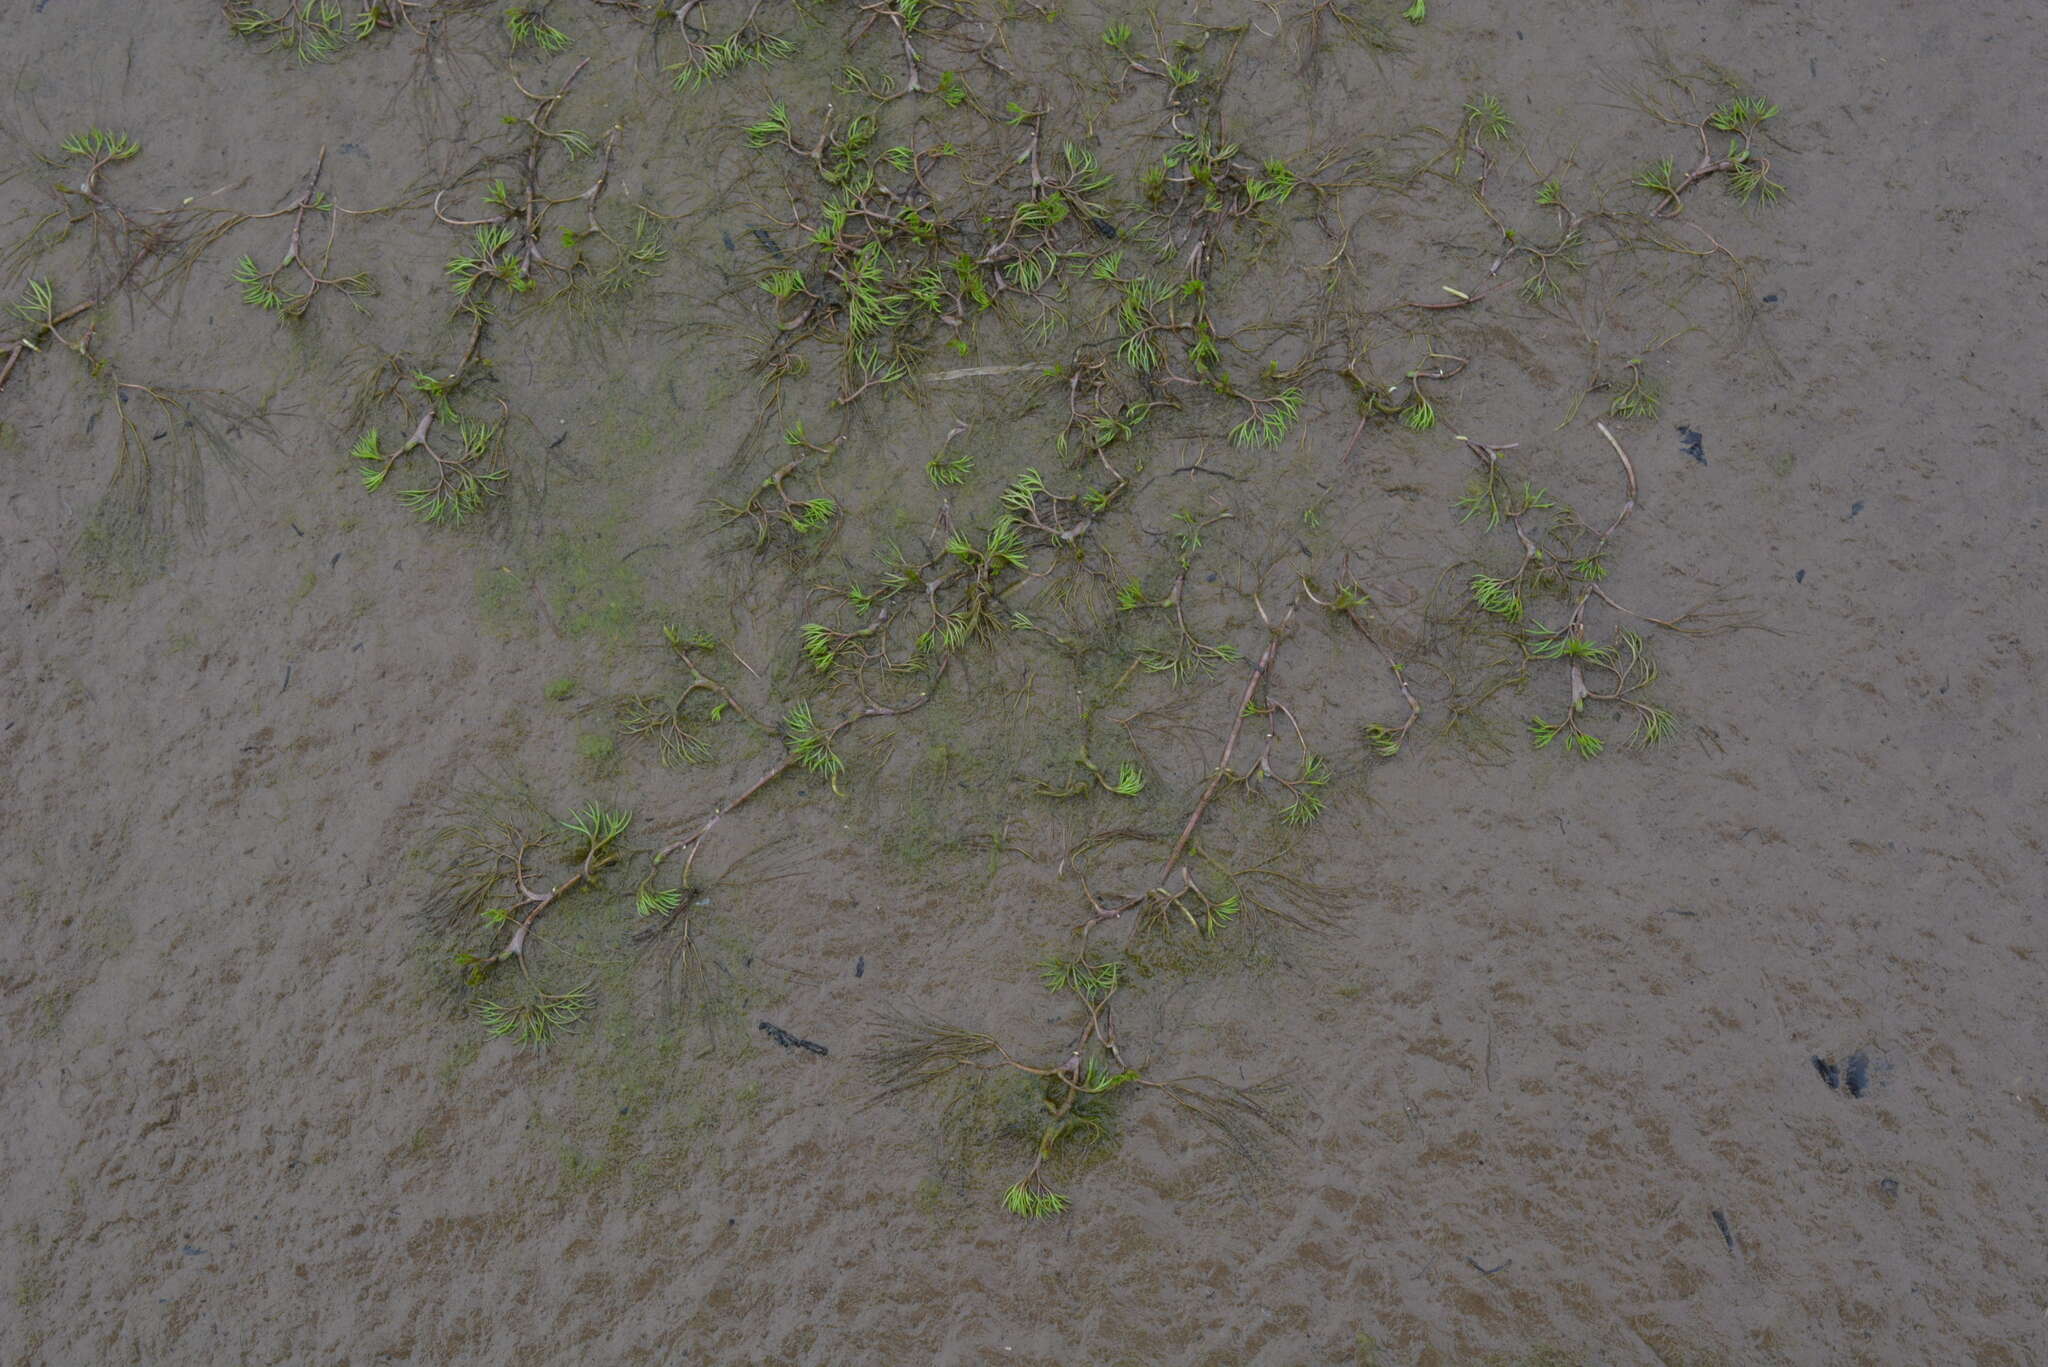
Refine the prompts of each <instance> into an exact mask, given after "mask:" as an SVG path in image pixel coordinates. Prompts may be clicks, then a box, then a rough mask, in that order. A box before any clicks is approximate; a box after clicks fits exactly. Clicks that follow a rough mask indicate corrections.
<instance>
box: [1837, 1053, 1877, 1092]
mask: <svg viewBox="0 0 2048 1367" xmlns="http://www.w3.org/2000/svg"><path fill="white" fill-rule="evenodd" d="M1842 1083H1843V1085H1844V1086H1845V1087H1847V1088H1848V1090H1849V1095H1850V1096H1862V1095H1863V1094H1864V1093H1865V1092H1867V1091H1869V1090H1870V1057H1869V1055H1867V1054H1865V1053H1864V1052H1863V1051H1862V1050H1861V1049H1858V1050H1857V1051H1856V1052H1855V1053H1853V1054H1851V1055H1849V1061H1848V1062H1847V1063H1845V1064H1844V1065H1843V1066H1842Z"/></svg>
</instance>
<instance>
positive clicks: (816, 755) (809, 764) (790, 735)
mask: <svg viewBox="0 0 2048 1367" xmlns="http://www.w3.org/2000/svg"><path fill="white" fill-rule="evenodd" d="M782 733H783V736H784V738H785V739H786V740H787V741H788V742H789V749H790V753H791V754H793V755H795V756H796V762H797V763H798V764H800V765H802V766H803V767H804V768H805V769H807V770H809V771H810V772H811V773H814V774H822V775H824V777H825V779H826V781H827V782H829V783H830V784H831V785H832V791H833V792H835V793H836V792H838V791H839V777H840V775H842V774H844V773H845V772H846V761H845V760H843V759H841V758H840V757H839V752H838V751H836V750H834V749H833V748H832V735H831V733H830V732H829V731H826V730H824V729H823V728H821V727H820V726H819V725H818V723H817V720H816V718H814V717H813V716H812V715H811V705H810V704H809V703H805V702H800V703H798V704H797V705H796V706H795V707H792V708H790V709H789V712H788V714H787V715H786V716H784V717H783V719H782Z"/></svg>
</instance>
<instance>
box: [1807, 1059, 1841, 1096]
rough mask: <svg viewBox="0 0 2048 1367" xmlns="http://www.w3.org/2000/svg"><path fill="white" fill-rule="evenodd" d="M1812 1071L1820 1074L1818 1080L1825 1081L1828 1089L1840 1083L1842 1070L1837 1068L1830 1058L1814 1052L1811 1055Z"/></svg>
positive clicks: (1838, 1085)
mask: <svg viewBox="0 0 2048 1367" xmlns="http://www.w3.org/2000/svg"><path fill="white" fill-rule="evenodd" d="M1813 1071H1815V1072H1816V1073H1819V1074H1820V1080H1821V1081H1822V1082H1825V1083H1827V1085H1828V1087H1829V1088H1830V1090H1832V1089H1835V1088H1838V1087H1840V1086H1841V1085H1842V1072H1841V1070H1840V1069H1839V1068H1837V1067H1835V1065H1834V1062H1833V1060H1831V1059H1824V1058H1822V1057H1821V1056H1820V1055H1819V1054H1815V1055H1814V1056H1813Z"/></svg>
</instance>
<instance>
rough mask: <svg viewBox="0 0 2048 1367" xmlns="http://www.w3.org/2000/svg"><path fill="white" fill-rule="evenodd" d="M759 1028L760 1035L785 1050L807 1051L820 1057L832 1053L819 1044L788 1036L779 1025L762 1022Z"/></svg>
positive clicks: (787, 1032)
mask: <svg viewBox="0 0 2048 1367" xmlns="http://www.w3.org/2000/svg"><path fill="white" fill-rule="evenodd" d="M760 1027H761V1033H762V1034H764V1035H766V1036H767V1037H768V1038H769V1039H772V1040H774V1041H775V1042H776V1043H777V1044H779V1045H781V1046H782V1047H783V1048H785V1049H807V1050H809V1051H810V1052H811V1053H813V1054H820V1055H824V1054H829V1053H831V1052H832V1051H831V1050H830V1049H827V1048H826V1047H825V1046H824V1045H822V1044H819V1043H818V1042H817V1041H815V1040H807V1039H799V1038H798V1037H797V1036H795V1035H792V1034H790V1033H789V1031H787V1030H785V1029H783V1028H782V1027H781V1026H779V1025H770V1024H769V1023H768V1022H767V1021H762V1022H760Z"/></svg>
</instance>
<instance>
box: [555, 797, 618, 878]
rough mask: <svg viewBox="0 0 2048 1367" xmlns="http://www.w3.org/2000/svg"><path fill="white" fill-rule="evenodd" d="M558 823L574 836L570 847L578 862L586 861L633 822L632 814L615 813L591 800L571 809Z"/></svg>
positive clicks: (585, 862) (593, 858) (609, 844)
mask: <svg viewBox="0 0 2048 1367" xmlns="http://www.w3.org/2000/svg"><path fill="white" fill-rule="evenodd" d="M561 824H562V829H563V830H565V831H567V832H569V834H571V835H573V836H575V837H576V839H575V841H574V842H573V844H572V846H571V850H572V857H573V858H574V859H575V860H576V861H577V862H578V863H581V864H589V863H591V862H592V861H593V860H596V859H597V858H598V857H599V856H600V855H602V854H604V852H605V851H606V850H607V849H608V848H610V847H611V845H612V844H613V843H614V842H616V841H617V840H618V838H619V837H620V836H622V835H624V834H625V833H626V828H627V827H628V826H630V825H632V824H633V814H632V813H631V812H615V811H612V810H611V809H609V808H607V807H604V806H602V805H600V804H599V803H595V802H592V803H589V804H587V805H585V806H583V807H580V808H578V809H577V810H576V811H574V812H571V813H570V814H569V816H568V818H567V819H566V820H564V821H563V822H562V823H561Z"/></svg>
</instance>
